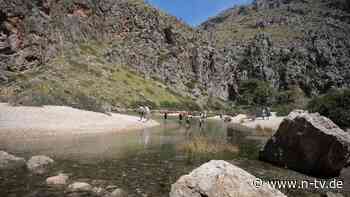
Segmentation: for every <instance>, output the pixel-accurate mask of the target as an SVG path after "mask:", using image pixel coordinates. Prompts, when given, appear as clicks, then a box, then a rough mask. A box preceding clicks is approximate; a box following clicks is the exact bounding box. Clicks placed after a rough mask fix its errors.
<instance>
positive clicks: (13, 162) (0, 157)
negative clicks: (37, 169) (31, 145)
mask: <svg viewBox="0 0 350 197" xmlns="http://www.w3.org/2000/svg"><path fill="white" fill-rule="evenodd" d="M25 166H26V161H25V160H24V159H23V158H21V157H16V156H14V155H11V154H9V153H7V152H5V151H0V171H6V170H17V169H25Z"/></svg>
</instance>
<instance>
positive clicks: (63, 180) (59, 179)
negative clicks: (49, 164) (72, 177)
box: [46, 174, 69, 186]
mask: <svg viewBox="0 0 350 197" xmlns="http://www.w3.org/2000/svg"><path fill="white" fill-rule="evenodd" d="M68 179H69V176H68V175H66V174H59V175H57V176H52V177H49V178H47V179H46V184H47V185H50V186H51V185H52V186H53V185H66V184H67V181H68Z"/></svg>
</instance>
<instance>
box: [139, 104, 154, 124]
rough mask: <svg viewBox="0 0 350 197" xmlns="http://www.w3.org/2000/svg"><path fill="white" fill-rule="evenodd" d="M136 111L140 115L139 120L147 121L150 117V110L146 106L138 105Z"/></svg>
mask: <svg viewBox="0 0 350 197" xmlns="http://www.w3.org/2000/svg"><path fill="white" fill-rule="evenodd" d="M138 112H139V115H140V121H142V120H143V119H145V120H146V121H148V120H149V119H150V118H151V110H150V108H149V107H148V106H140V107H139V109H138Z"/></svg>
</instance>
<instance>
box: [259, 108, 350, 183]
mask: <svg viewBox="0 0 350 197" xmlns="http://www.w3.org/2000/svg"><path fill="white" fill-rule="evenodd" d="M349 158H350V134H349V133H347V132H345V131H343V130H342V129H340V128H339V127H338V126H337V125H336V124H334V123H333V122H332V121H331V120H330V119H328V118H326V117H324V116H321V115H320V114H318V113H308V112H306V111H301V110H296V111H293V112H291V113H290V114H289V115H288V117H287V118H285V119H284V120H283V122H282V123H281V125H280V127H279V129H278V131H277V132H276V133H275V134H274V135H273V136H272V137H271V138H270V139H269V140H268V142H267V143H266V144H265V146H264V148H263V150H262V151H260V159H261V160H263V161H267V162H270V163H273V164H275V165H278V166H282V167H288V168H290V169H293V170H296V171H299V172H302V173H305V174H310V175H314V176H319V177H334V176H338V175H339V173H340V171H341V170H342V168H343V167H344V166H346V165H347V163H348V161H349Z"/></svg>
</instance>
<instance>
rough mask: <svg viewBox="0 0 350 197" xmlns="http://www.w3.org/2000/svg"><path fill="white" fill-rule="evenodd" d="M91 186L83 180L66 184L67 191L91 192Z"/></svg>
mask: <svg viewBox="0 0 350 197" xmlns="http://www.w3.org/2000/svg"><path fill="white" fill-rule="evenodd" d="M92 189H93V188H92V186H91V185H90V184H88V183H84V182H75V183H72V184H70V185H69V186H68V191H69V192H92Z"/></svg>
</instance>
